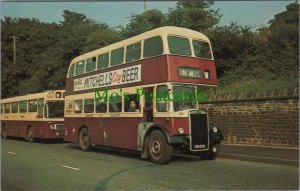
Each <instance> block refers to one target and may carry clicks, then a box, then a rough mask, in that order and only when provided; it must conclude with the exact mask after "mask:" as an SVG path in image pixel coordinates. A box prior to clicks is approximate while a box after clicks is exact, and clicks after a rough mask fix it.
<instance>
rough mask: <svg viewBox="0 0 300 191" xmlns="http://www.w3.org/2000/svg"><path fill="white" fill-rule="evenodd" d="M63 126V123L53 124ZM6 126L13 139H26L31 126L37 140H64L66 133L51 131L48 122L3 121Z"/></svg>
mask: <svg viewBox="0 0 300 191" xmlns="http://www.w3.org/2000/svg"><path fill="white" fill-rule="evenodd" d="M53 123H57V124H62V123H63V122H61V121H58V122H53ZM3 124H6V129H7V131H6V133H7V135H8V136H11V137H22V138H25V137H26V133H27V128H28V127H29V126H30V127H31V129H32V133H33V136H34V137H36V138H46V139H47V138H63V133H64V131H61V130H51V129H50V128H49V122H48V121H12V120H7V121H2V125H3Z"/></svg>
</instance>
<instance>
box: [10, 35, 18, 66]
mask: <svg viewBox="0 0 300 191" xmlns="http://www.w3.org/2000/svg"><path fill="white" fill-rule="evenodd" d="M10 38H12V39H13V53H14V62H13V64H16V61H17V53H16V39H17V37H16V35H13V36H11V37H10Z"/></svg>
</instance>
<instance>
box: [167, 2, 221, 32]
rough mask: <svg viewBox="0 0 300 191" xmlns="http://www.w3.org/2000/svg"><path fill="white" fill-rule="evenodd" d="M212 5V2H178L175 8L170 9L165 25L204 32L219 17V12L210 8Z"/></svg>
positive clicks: (217, 20) (215, 22)
mask: <svg viewBox="0 0 300 191" xmlns="http://www.w3.org/2000/svg"><path fill="white" fill-rule="evenodd" d="M212 4H213V1H183V0H181V1H178V2H177V4H176V7H175V8H173V9H170V11H169V13H168V19H167V23H168V24H169V25H173V26H178V27H184V28H189V29H192V30H196V31H200V32H204V31H205V30H207V29H210V28H211V27H213V26H215V25H216V24H217V23H218V22H219V20H220V17H221V15H220V14H219V10H212V9H211V8H210V6H211V5H212Z"/></svg>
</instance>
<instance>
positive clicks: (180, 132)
mask: <svg viewBox="0 0 300 191" xmlns="http://www.w3.org/2000/svg"><path fill="white" fill-rule="evenodd" d="M178 132H179V134H181V135H182V134H183V133H184V129H183V128H182V127H179V128H178Z"/></svg>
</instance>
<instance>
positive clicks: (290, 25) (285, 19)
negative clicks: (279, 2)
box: [269, 2, 299, 48]
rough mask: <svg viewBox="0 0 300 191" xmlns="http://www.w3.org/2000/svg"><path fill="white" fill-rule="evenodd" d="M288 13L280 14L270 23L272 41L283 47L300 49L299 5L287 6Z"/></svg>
mask: <svg viewBox="0 0 300 191" xmlns="http://www.w3.org/2000/svg"><path fill="white" fill-rule="evenodd" d="M286 9H287V10H286V11H284V12H281V13H278V14H276V15H275V16H274V19H272V20H270V21H269V24H270V27H269V29H270V35H269V38H270V40H271V41H273V42H274V43H276V44H277V45H281V46H284V47H286V46H289V45H291V46H292V47H296V48H297V47H299V4H298V3H297V2H295V3H291V4H289V5H287V6H286Z"/></svg>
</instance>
